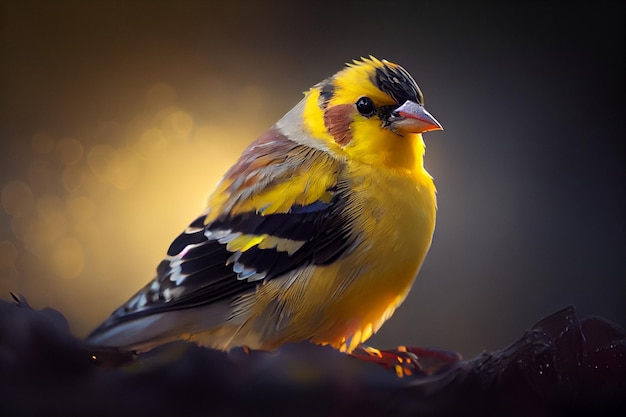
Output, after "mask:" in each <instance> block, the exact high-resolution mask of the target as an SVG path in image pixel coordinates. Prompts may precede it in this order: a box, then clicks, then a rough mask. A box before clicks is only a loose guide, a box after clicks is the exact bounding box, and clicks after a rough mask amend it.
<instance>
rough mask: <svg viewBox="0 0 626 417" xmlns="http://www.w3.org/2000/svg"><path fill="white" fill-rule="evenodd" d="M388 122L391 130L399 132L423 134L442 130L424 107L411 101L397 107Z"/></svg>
mask: <svg viewBox="0 0 626 417" xmlns="http://www.w3.org/2000/svg"><path fill="white" fill-rule="evenodd" d="M389 122H390V125H391V128H392V129H393V130H394V131H399V132H407V133H424V132H429V131H431V130H443V127H441V124H440V123H439V122H438V121H437V119H435V118H434V117H433V116H432V115H431V114H430V113H428V112H427V111H426V109H425V108H424V106H422V105H421V104H418V103H415V102H414V101H411V100H407V101H406V102H405V103H404V104H403V105H401V106H400V107H398V108H397V109H396V110H395V111H394V112H393V113H392V114H391V117H390V119H389Z"/></svg>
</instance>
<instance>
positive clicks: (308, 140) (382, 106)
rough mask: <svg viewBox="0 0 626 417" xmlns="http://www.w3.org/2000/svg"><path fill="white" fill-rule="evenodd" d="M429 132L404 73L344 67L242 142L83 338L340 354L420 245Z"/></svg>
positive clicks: (412, 264)
mask: <svg viewBox="0 0 626 417" xmlns="http://www.w3.org/2000/svg"><path fill="white" fill-rule="evenodd" d="M439 129H441V125H440V124H439V123H438V122H437V121H436V120H435V118H434V117H433V116H431V115H430V114H429V113H428V112H427V111H426V109H425V108H424V99H423V96H422V92H421V91H420V89H419V87H418V86H417V84H416V83H415V81H414V80H413V78H412V77H411V75H410V74H409V73H408V72H407V71H406V70H405V69H404V68H402V67H401V66H399V65H396V64H394V63H391V62H389V61H386V60H382V61H381V60H378V59H376V58H374V57H371V56H370V57H369V58H362V59H361V60H355V61H353V63H350V64H347V65H346V67H345V68H344V69H342V70H341V71H339V72H338V73H337V74H335V75H333V76H332V77H330V78H327V79H326V80H324V81H322V82H320V83H319V84H317V85H315V86H314V87H312V88H311V89H310V90H309V91H308V92H306V93H305V97H304V98H303V99H302V101H300V102H299V103H298V104H297V105H296V106H295V107H294V108H293V109H291V110H290V111H289V112H288V113H287V114H286V115H285V116H284V117H283V118H282V119H280V120H279V121H278V122H277V123H276V124H275V125H274V126H273V127H272V128H271V129H269V130H268V131H267V132H266V133H264V134H263V135H262V136H261V137H259V138H258V139H257V140H256V141H254V142H253V143H252V144H251V145H250V146H248V148H247V149H246V150H245V151H244V152H243V154H242V155H241V157H240V158H239V160H238V161H237V162H236V163H235V165H233V166H232V167H231V168H230V170H228V172H226V174H225V175H224V177H223V179H222V180H221V182H220V183H219V184H218V186H217V188H216V189H215V191H214V192H213V193H212V195H211V196H210V197H209V201H208V208H207V209H206V210H205V211H204V212H203V213H202V214H201V215H200V216H199V217H198V218H197V219H196V220H194V221H193V222H192V223H191V224H190V225H189V227H187V229H185V231H184V232H183V233H182V234H181V235H180V236H178V237H177V238H176V239H175V240H174V242H173V243H172V244H171V246H170V248H169V250H168V252H167V256H166V257H165V258H164V260H163V261H162V262H161V263H160V264H159V265H158V267H157V274H156V277H155V278H154V279H153V280H152V281H151V282H149V283H148V284H147V285H146V286H145V287H144V288H143V289H141V290H140V291H139V292H138V293H137V294H135V295H134V296H133V297H132V298H130V300H129V301H128V302H126V303H125V304H124V305H122V306H121V307H119V308H118V309H117V310H115V311H114V312H113V314H112V315H111V316H110V317H109V318H108V319H107V320H106V321H105V322H104V323H102V324H101V325H100V326H99V327H98V328H97V329H95V330H94V331H93V332H92V333H91V334H90V335H89V336H88V338H87V343H88V344H89V345H90V346H92V347H101V348H102V347H115V348H121V349H128V350H137V351H143V350H148V349H151V348H152V347H154V346H156V345H159V344H162V343H164V342H167V341H171V340H174V339H186V340H193V341H196V342H197V343H199V344H200V345H203V346H209V347H212V348H216V349H222V350H227V349H229V348H231V347H235V346H247V347H249V348H252V349H264V350H271V349H274V348H276V347H277V346H279V345H281V344H283V343H287V342H299V341H304V340H308V341H311V342H314V343H318V344H324V345H325V344H328V345H331V346H333V347H335V348H337V349H339V350H341V351H345V352H348V353H349V352H352V351H353V350H354V349H355V348H356V347H357V346H359V345H360V344H361V343H363V342H364V341H365V340H367V339H368V338H369V337H370V336H371V335H372V334H373V333H374V332H376V331H377V330H378V329H379V328H380V327H381V325H382V324H383V323H384V322H385V320H387V319H388V318H389V317H390V316H391V315H392V314H393V312H394V310H395V309H396V308H397V307H398V306H399V305H400V303H402V301H403V300H404V299H405V297H406V296H407V294H408V292H409V290H410V289H411V286H412V284H413V281H414V280H415V277H416V275H417V273H418V270H419V268H420V265H421V264H422V261H423V260H424V257H425V256H426V252H427V251H428V248H429V247H430V244H431V240H432V235H433V230H434V227H435V213H436V199H435V192H436V191H435V185H434V183H433V180H432V177H431V176H430V175H429V174H428V172H426V170H425V169H424V164H423V162H424V161H423V159H424V149H425V147H424V142H423V140H422V135H421V134H422V133H424V132H427V131H431V130H439Z"/></svg>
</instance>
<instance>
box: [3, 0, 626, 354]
mask: <svg viewBox="0 0 626 417" xmlns="http://www.w3.org/2000/svg"><path fill="white" fill-rule="evenodd" d="M250 3H252V2H250ZM561 3H562V4H561ZM624 18H625V15H624V5H623V2H621V1H612V2H607V1H600V2H594V3H589V2H582V1H573V2H567V3H564V2H551V3H548V2H545V3H544V2H498V3H496V2H493V3H477V4H469V2H449V1H439V2H428V3H426V2H418V1H415V2H409V1H388V2H380V1H366V0H361V1H358V2H328V3H325V2H323V1H315V2H312V1H311V2H299V3H296V2H271V1H270V2H258V4H247V2H240V1H228V2H211V1H132V2H127V1H112V0H111V1H89V0H88V1H63V2H52V1H43V0H42V1H32V0H25V1H24V0H20V1H17V0H8V1H3V2H2V3H1V5H0V23H1V27H0V33H1V35H0V36H1V37H0V56H1V64H0V91H2V93H1V94H0V139H1V143H0V190H1V203H2V204H1V207H0V298H2V299H9V298H10V296H9V292H10V291H13V292H19V293H22V294H24V295H25V296H26V297H27V298H28V300H29V301H30V302H31V304H33V306H35V307H38V308H41V307H44V306H50V307H54V308H56V309H58V310H60V311H61V312H62V313H63V314H65V315H66V316H67V318H68V320H69V322H70V324H71V326H72V330H73V332H74V333H75V334H76V335H77V336H84V335H86V334H87V333H88V332H89V330H90V329H91V328H93V327H94V326H96V325H97V324H99V322H100V321H101V320H103V319H105V318H106V317H107V316H108V314H109V313H110V312H111V311H112V310H113V309H114V308H116V307H117V306H118V305H119V304H121V303H122V302H124V301H126V300H127V299H128V298H129V297H130V296H131V295H132V294H133V293H134V292H135V291H136V290H137V289H139V288H140V287H141V286H143V285H144V284H145V283H146V282H147V281H148V280H149V279H151V278H152V276H153V273H154V270H155V267H156V265H157V264H158V262H159V261H160V259H161V257H162V256H163V255H164V254H165V251H166V249H167V248H168V246H169V244H170V242H171V240H172V239H173V238H174V237H176V236H177V235H178V233H179V232H180V231H181V230H182V229H183V228H184V227H185V226H186V225H187V224H188V223H189V222H190V221H191V220H193V219H194V218H195V216H197V215H198V214H199V213H200V211H201V210H202V209H203V208H204V203H205V201H206V198H207V196H208V194H209V192H210V191H211V190H212V188H213V187H214V186H215V184H216V183H217V181H218V180H219V178H220V177H221V175H222V174H223V172H224V171H225V170H226V169H227V168H228V167H229V166H230V165H231V164H232V163H233V162H234V161H235V159H236V158H237V156H238V155H239V153H240V152H241V151H242V150H243V148H244V147H245V146H246V145H247V144H248V143H249V142H251V141H252V140H253V139H255V138H256V137H257V136H258V135H260V134H261V133H262V132H263V131H265V130H266V129H267V128H269V127H270V126H271V125H272V124H273V123H274V122H275V121H277V120H278V119H279V118H280V117H281V116H282V115H283V114H284V113H285V112H286V111H288V110H289V109H290V108H291V107H292V106H293V105H294V104H295V103H297V102H298V101H299V100H300V98H301V96H302V92H303V91H305V90H306V89H308V88H309V87H310V86H311V85H313V84H315V83H316V82H318V81H321V80H322V79H324V78H325V77H327V76H329V75H332V74H333V73H335V72H336V71H337V70H339V69H340V68H341V67H342V66H343V64H344V63H345V62H346V61H349V60H351V59H353V58H358V57H360V56H367V55H369V54H373V55H374V56H376V57H378V58H387V59H389V60H391V61H394V62H397V63H399V64H401V65H403V66H404V67H405V68H406V69H407V70H408V71H409V72H411V73H412V74H413V76H414V77H415V79H416V80H417V82H418V84H419V85H420V86H421V88H422V90H423V92H424V94H425V97H426V105H427V108H428V110H429V111H430V112H431V113H432V114H433V115H435V117H436V118H437V119H438V120H439V121H440V122H441V123H442V124H443V125H444V128H445V131H443V132H433V133H429V134H427V135H426V137H425V140H426V144H427V155H426V167H427V169H428V170H429V172H430V173H431V174H432V175H433V176H434V177H435V180H436V183H437V186H438V190H439V193H438V198H439V213H438V225H437V229H436V232H435V237H434V242H433V245H432V248H431V251H430V254H429V256H428V258H427V260H426V262H425V264H424V266H423V268H422V271H421V272H420V275H419V278H418V280H417V281H416V284H415V286H414V287H413V290H412V292H411V294H410V296H409V297H408V299H407V300H406V301H405V303H404V304H403V305H402V307H400V309H399V310H398V311H397V312H396V314H395V316H394V317H393V318H392V319H391V320H390V321H388V322H387V324H386V325H385V326H383V328H382V329H381V331H380V332H379V333H378V334H377V335H375V336H374V337H373V338H372V339H371V341H370V342H371V344H372V345H375V346H378V347H383V348H390V347H395V346H397V345H399V344H405V345H416V346H438V347H443V348H447V349H452V350H457V351H459V352H461V353H462V354H463V355H465V356H466V357H472V356H474V355H476V354H478V353H480V352H481V351H483V350H493V349H497V348H503V347H504V346H506V345H507V344H508V343H510V342H512V341H514V340H515V339H516V338H517V337H519V336H520V335H521V334H522V333H523V332H524V330H526V329H527V328H528V327H530V326H531V325H532V324H534V323H535V322H536V321H537V320H539V319H541V318H543V317H544V316H546V315H548V314H550V313H552V312H555V311H556V310H559V309H561V308H563V307H565V306H567V305H570V304H573V305H575V306H576V307H577V308H578V311H579V313H581V314H583V315H586V314H593V315H599V316H602V317H604V318H607V319H610V320H614V321H616V322H617V323H619V324H621V325H622V326H623V325H625V324H626V303H625V300H626V256H625V255H626V250H625V249H626V226H625V213H626V210H625V209H626V207H625V203H624V193H625V190H626V187H625V185H626V184H625V178H626V173H625V169H624V166H625V165H624V162H625V154H624V150H623V149H624V115H625V113H624V98H625V97H624V69H625V68H624Z"/></svg>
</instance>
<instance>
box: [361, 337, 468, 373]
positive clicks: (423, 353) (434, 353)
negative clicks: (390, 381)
mask: <svg viewBox="0 0 626 417" xmlns="http://www.w3.org/2000/svg"><path fill="white" fill-rule="evenodd" d="M351 356H352V357H354V358H357V359H360V360H364V361H367V362H374V363H377V364H378V365H381V366H384V367H385V368H388V369H393V370H394V371H395V372H396V375H398V377H403V376H409V375H413V374H415V375H424V376H427V375H433V374H435V373H436V372H437V371H439V370H441V369H442V368H444V367H446V366H448V365H450V364H453V363H456V362H458V361H460V360H461V355H460V354H458V353H456V352H452V351H449V350H444V349H436V348H423V347H406V346H398V348H397V349H391V350H379V349H376V348H373V347H370V346H365V345H361V346H359V347H357V348H356V349H355V350H354V351H352V353H351Z"/></svg>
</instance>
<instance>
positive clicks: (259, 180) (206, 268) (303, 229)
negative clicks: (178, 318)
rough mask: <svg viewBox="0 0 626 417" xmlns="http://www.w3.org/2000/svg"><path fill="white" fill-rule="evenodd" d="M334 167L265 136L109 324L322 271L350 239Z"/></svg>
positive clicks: (345, 199)
mask: <svg viewBox="0 0 626 417" xmlns="http://www.w3.org/2000/svg"><path fill="white" fill-rule="evenodd" d="M340 169H341V163H340V162H339V161H337V160H336V159H334V158H332V157H331V156H330V155H329V154H328V153H327V152H325V151H323V150H319V149H313V148H311V147H308V146H303V145H300V144H297V143H295V142H293V141H290V140H289V139H287V138H286V137H284V136H282V135H281V134H280V133H279V132H277V131H275V130H270V131H269V132H268V133H267V134H265V135H264V136H262V137H261V138H260V139H259V140H257V141H256V142H255V143H253V144H252V145H251V146H250V147H248V148H247V150H246V151H245V152H244V153H243V155H242V156H241V158H240V159H239V161H238V162H237V163H236V164H235V165H234V166H233V167H232V168H231V169H230V170H229V171H228V172H227V173H226V175H225V177H224V179H223V180H222V182H221V183H220V184H219V185H218V187H217V190H216V191H215V193H214V194H213V196H212V197H211V198H210V201H209V209H208V210H207V211H206V212H205V213H203V215H201V216H200V217H198V218H197V219H196V220H194V221H193V222H192V223H191V224H190V225H189V227H188V228H187V229H186V230H185V231H184V232H183V233H182V234H181V235H180V236H178V238H176V239H175V240H174V242H173V243H172V244H171V246H170V248H169V250H168V254H167V257H166V258H165V259H164V260H163V261H162V262H161V263H160V264H159V266H158V268H157V276H156V277H155V278H154V280H153V281H152V282H151V283H149V284H148V285H147V286H146V287H144V288H143V289H142V290H141V291H139V292H138V293H137V294H136V295H135V296H134V297H132V298H131V299H130V300H129V301H128V302H127V303H126V304H125V305H123V306H121V307H120V308H119V309H118V310H116V311H115V312H114V313H113V315H112V316H111V318H110V319H109V326H110V325H111V324H113V322H120V321H126V320H133V319H136V318H139V317H143V316H146V315H152V314H156V313H162V312H165V311H172V310H180V309H187V308H190V307H198V306H204V305H208V304H211V303H215V302H219V301H226V300H233V299H234V298H235V297H237V296H238V295H240V294H243V293H246V292H248V291H251V290H253V289H254V288H255V287H256V286H257V285H259V284H260V283H262V282H263V281H264V280H270V279H273V278H275V277H278V276H281V275H283V274H285V273H287V272H288V271H291V270H294V269H296V268H299V267H302V266H306V265H323V264H328V263H330V262H333V261H334V260H336V259H337V258H338V257H340V256H341V255H342V254H344V253H345V252H346V251H347V250H348V249H349V248H350V247H351V245H353V244H354V242H355V241H356V239H357V238H358V234H357V233H355V231H354V230H353V221H352V219H351V216H350V212H351V211H350V210H346V207H348V206H349V204H350V193H349V192H348V187H347V185H346V184H343V183H342V182H341V181H339V180H338V178H339V177H340V175H339V172H340Z"/></svg>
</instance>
